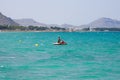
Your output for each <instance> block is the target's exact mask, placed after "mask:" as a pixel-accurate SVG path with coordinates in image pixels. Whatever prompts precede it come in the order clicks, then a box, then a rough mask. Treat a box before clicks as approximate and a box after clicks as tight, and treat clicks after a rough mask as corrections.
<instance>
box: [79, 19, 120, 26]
mask: <svg viewBox="0 0 120 80" xmlns="http://www.w3.org/2000/svg"><path fill="white" fill-rule="evenodd" d="M79 27H81V28H87V27H91V28H120V21H118V20H114V19H110V18H104V17H103V18H100V19H97V20H95V21H93V22H91V23H89V24H87V25H81V26H79Z"/></svg>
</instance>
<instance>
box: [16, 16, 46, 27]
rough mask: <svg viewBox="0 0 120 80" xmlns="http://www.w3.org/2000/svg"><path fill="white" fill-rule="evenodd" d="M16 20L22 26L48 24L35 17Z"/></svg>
mask: <svg viewBox="0 0 120 80" xmlns="http://www.w3.org/2000/svg"><path fill="white" fill-rule="evenodd" d="M14 21H15V22H17V23H19V24H20V25H21V26H46V24H43V23H39V22H37V21H35V20H33V19H28V18H26V19H14Z"/></svg>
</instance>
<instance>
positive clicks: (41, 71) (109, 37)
mask: <svg viewBox="0 0 120 80" xmlns="http://www.w3.org/2000/svg"><path fill="white" fill-rule="evenodd" d="M58 36H61V38H62V39H63V40H65V41H66V42H67V43H68V45H53V43H54V42H56V41H57V38H58ZM0 80H120V32H1V33H0Z"/></svg>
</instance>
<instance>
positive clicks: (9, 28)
mask: <svg viewBox="0 0 120 80" xmlns="http://www.w3.org/2000/svg"><path fill="white" fill-rule="evenodd" d="M0 30H1V31H66V29H65V28H60V27H44V26H40V27H39V26H28V27H25V26H8V25H0Z"/></svg>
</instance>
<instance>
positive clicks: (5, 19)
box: [0, 13, 19, 26]
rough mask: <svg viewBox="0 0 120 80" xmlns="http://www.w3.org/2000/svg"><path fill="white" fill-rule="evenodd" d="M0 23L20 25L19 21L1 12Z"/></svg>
mask: <svg viewBox="0 0 120 80" xmlns="http://www.w3.org/2000/svg"><path fill="white" fill-rule="evenodd" d="M0 25H8V26H19V24H18V23H16V22H14V21H13V20H12V19H11V18H9V17H6V16H4V15H3V14H2V13H0Z"/></svg>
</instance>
